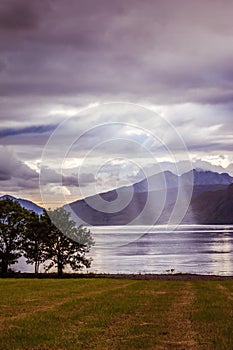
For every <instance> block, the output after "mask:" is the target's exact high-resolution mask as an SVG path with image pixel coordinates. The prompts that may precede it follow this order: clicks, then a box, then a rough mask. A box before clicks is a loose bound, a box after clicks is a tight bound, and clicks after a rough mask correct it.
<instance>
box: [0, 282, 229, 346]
mask: <svg viewBox="0 0 233 350" xmlns="http://www.w3.org/2000/svg"><path fill="white" fill-rule="evenodd" d="M0 349H1V350H8V349H11V350H13V349H14V350H16V349H34V350H45V349H49V350H55V349H56V350H61V349H66V350H70V349H71V350H72V349H101V350H103V349H109V350H110V349H111V350H114V349H117V350H121V349H127V350H128V349H135V350H138V349H184V350H188V349H203V350H208V349H216V350H221V349H227V350H231V349H233V281H231V280H230V281H156V280H149V281H137V280H127V279H121V280H120V279H119V280H118V279H69V280H59V279H42V280H36V279H1V280H0Z"/></svg>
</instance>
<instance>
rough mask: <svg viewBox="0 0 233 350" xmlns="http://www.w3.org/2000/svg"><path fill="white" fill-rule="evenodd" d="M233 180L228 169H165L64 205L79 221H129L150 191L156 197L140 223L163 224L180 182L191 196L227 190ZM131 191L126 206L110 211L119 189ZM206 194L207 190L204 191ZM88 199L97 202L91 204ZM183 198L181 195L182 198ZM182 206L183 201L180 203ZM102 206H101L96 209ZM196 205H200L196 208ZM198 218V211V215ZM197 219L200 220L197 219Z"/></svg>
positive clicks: (188, 219)
mask: <svg viewBox="0 0 233 350" xmlns="http://www.w3.org/2000/svg"><path fill="white" fill-rule="evenodd" d="M232 183H233V177H231V176H230V175H229V174H227V173H222V174H219V173H217V172H212V171H202V170H199V169H194V170H193V171H190V172H187V173H184V174H182V175H181V176H177V175H175V174H173V173H172V172H170V171H165V172H162V173H158V174H155V175H152V176H150V177H149V178H147V179H144V180H142V181H140V182H138V183H135V184H133V185H131V186H125V187H121V188H118V189H115V190H111V191H108V192H105V193H100V194H99V195H94V196H91V197H88V198H86V199H82V200H78V201H75V202H72V203H70V204H68V205H66V206H64V207H65V208H66V209H67V210H68V211H71V212H73V213H75V214H76V217H78V218H79V219H80V223H82V222H83V223H84V224H86V223H87V224H90V225H126V224H129V223H131V222H133V220H135V219H136V218H137V217H138V216H140V213H141V212H142V210H143V208H144V206H145V204H146V202H147V199H148V193H150V195H152V196H153V197H154V200H153V201H152V205H151V207H150V208H148V209H147V212H146V213H145V214H144V216H143V217H141V219H142V222H136V223H137V224H145V225H146V224H154V223H155V224H156V223H157V224H162V223H167V221H168V220H169V213H171V212H172V207H173V206H174V202H175V201H176V198H177V194H178V188H179V187H178V186H179V185H181V186H182V187H183V189H184V191H183V192H184V196H185V192H186V193H188V192H190V191H191V190H193V197H192V200H193V199H194V198H195V197H197V196H199V195H201V194H202V193H204V192H207V191H210V192H211V191H216V190H226V188H227V187H228V186H229V185H230V184H232ZM185 190H187V191H185ZM129 191H131V193H132V194H133V195H132V199H131V201H130V203H128V205H127V206H126V207H124V209H122V210H119V211H117V212H113V213H110V212H109V211H108V207H109V204H108V203H109V202H112V201H115V200H116V198H117V196H118V193H119V194H120V195H121V196H122V197H123V199H124V196H125V197H127V196H128V192H129ZM165 191H166V198H165V205H164V210H163V211H162V213H161V215H160V217H159V219H158V221H157V222H152V221H153V220H152V218H154V213H156V211H158V212H159V209H160V208H159V202H160V201H161V200H164V197H163V196H164V193H165ZM99 196H100V197H101V198H102V199H104V201H103V203H101V205H100V204H99V202H100V201H99ZM203 196H204V194H203ZM88 202H89V203H92V204H94V205H93V206H92V205H89V204H88ZM181 202H182V199H181ZM180 206H181V207H182V203H180ZM95 207H96V208H100V209H99V210H97V209H95ZM196 209H197V208H196ZM195 218H196V220H199V217H198V215H196V216H195ZM193 220H194V216H193V211H192V210H190V208H189V210H188V215H186V217H185V218H184V221H185V222H187V223H195V222H193ZM196 223H197V222H196Z"/></svg>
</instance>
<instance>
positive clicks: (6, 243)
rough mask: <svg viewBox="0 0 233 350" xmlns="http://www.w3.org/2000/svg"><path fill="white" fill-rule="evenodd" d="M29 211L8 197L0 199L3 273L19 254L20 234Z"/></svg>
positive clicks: (1, 264)
mask: <svg viewBox="0 0 233 350" xmlns="http://www.w3.org/2000/svg"><path fill="white" fill-rule="evenodd" d="M28 214H29V211H28V210H26V209H24V208H22V207H21V206H20V204H19V203H18V202H15V201H12V200H11V199H9V198H6V199H3V200H0V268H1V272H2V273H3V274H5V273H7V272H8V268H9V265H12V264H15V263H16V262H17V261H18V258H19V257H20V256H21V252H20V249H21V241H22V240H21V235H22V233H23V231H24V230H25V224H26V221H27V217H28Z"/></svg>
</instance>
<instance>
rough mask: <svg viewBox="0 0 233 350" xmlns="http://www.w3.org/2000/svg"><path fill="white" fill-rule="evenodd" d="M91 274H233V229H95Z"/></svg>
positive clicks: (227, 227) (159, 227)
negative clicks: (172, 272) (172, 271)
mask: <svg viewBox="0 0 233 350" xmlns="http://www.w3.org/2000/svg"><path fill="white" fill-rule="evenodd" d="M91 231H92V233H93V237H94V239H95V242H96V244H95V247H94V248H92V251H91V254H90V255H91V256H92V257H93V263H92V267H91V268H90V269H89V271H91V272H98V273H170V272H171V270H174V273H178V272H182V273H198V274H216V275H233V226H229V225H228V226H222V225H179V226H177V227H175V226H99V227H92V228H91Z"/></svg>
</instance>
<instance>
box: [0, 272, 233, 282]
mask: <svg viewBox="0 0 233 350" xmlns="http://www.w3.org/2000/svg"><path fill="white" fill-rule="evenodd" d="M5 278H29V279H72V278H73V279H85V278H86V279H88V278H97V279H98V278H112V279H129V280H158V281H161V280H163V281H224V280H233V275H232V276H223V275H201V274H190V273H173V274H172V273H171V274H149V273H148V274H140V273H139V274H128V273H126V274H123V273H117V274H110V273H109V274H108V273H96V274H95V273H88V274H82V273H76V274H68V273H64V274H63V275H62V276H57V274H55V273H39V274H38V275H35V274H34V273H26V272H25V273H8V274H6V275H0V279H5Z"/></svg>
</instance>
